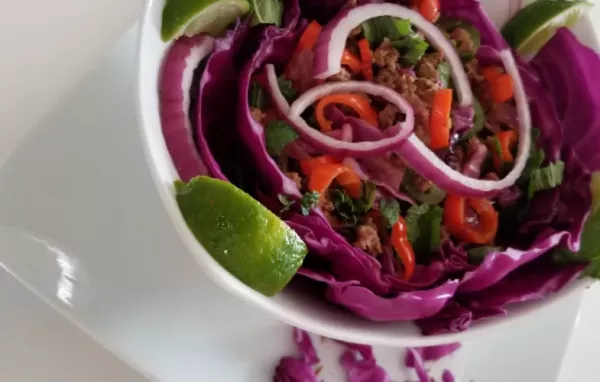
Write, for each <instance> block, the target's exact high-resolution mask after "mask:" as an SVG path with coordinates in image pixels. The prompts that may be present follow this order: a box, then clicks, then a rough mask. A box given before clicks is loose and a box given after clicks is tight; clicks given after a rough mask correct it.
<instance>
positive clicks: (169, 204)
mask: <svg viewBox="0 0 600 382" xmlns="http://www.w3.org/2000/svg"><path fill="white" fill-rule="evenodd" d="M157 3H159V0H145V5H144V10H143V14H142V17H141V19H140V22H139V26H138V41H137V43H136V51H137V52H136V64H135V67H136V72H137V73H136V86H135V98H136V115H137V124H138V128H139V131H140V137H141V140H142V146H143V150H144V156H145V160H146V163H147V165H148V169H149V171H150V174H151V176H152V179H153V181H154V184H155V186H156V188H157V192H158V194H159V196H160V199H161V201H162V204H163V207H164V208H165V210H166V212H167V214H168V215H169V218H170V219H171V223H172V224H173V226H174V228H175V230H176V231H177V234H178V236H179V237H180V238H181V240H182V241H183V242H184V245H185V247H186V249H187V250H188V252H189V254H190V255H191V256H192V257H193V258H194V259H195V260H196V262H197V263H198V265H199V266H200V268H202V269H203V271H204V273H205V274H206V275H207V276H208V277H209V278H210V279H211V280H212V281H213V282H215V284H217V285H218V286H219V287H220V288H222V289H224V290H225V291H227V292H228V293H230V294H232V295H235V296H236V297H238V298H241V299H242V300H245V301H248V302H250V303H251V304H252V305H254V306H256V307H258V308H259V309H261V310H263V311H265V312H268V313H269V314H271V315H273V316H274V317H276V318H277V319H279V320H281V321H283V322H285V323H287V324H289V325H291V326H296V327H299V328H302V329H305V330H307V331H309V332H312V333H315V334H317V335H321V336H325V337H330V338H334V339H337V340H342V341H347V342H353V343H367V344H372V345H383V346H400V347H405V346H432V345H440V344H448V343H453V342H461V341H464V340H468V339H470V338H472V337H475V336H481V335H483V334H489V333H491V332H492V331H497V330H508V329H509V328H510V327H511V325H515V324H520V323H521V322H522V321H523V320H526V319H535V318H537V317H538V315H541V314H543V312H544V311H545V310H546V309H547V308H549V307H550V306H551V305H553V304H555V303H558V302H559V301H563V300H564V299H567V298H574V296H576V295H577V294H580V293H581V291H582V290H583V289H585V288H587V287H588V286H589V285H590V284H591V283H592V281H591V280H587V279H577V280H574V281H573V282H571V283H570V284H568V285H567V286H565V287H564V288H562V289H561V290H560V291H558V292H556V293H555V294H553V295H552V296H550V297H547V298H544V299H542V300H538V301H531V302H528V303H526V304H525V305H523V306H522V307H521V309H520V310H519V311H517V312H512V313H509V314H508V315H503V316H496V317H491V318H489V319H486V320H483V321H480V322H478V323H476V324H474V325H473V326H471V327H469V329H468V330H466V331H462V332H457V333H445V334H438V335H432V336H424V335H422V334H420V333H418V334H414V335H411V337H405V336H399V337H397V338H389V337H386V336H383V335H381V333H379V332H369V331H368V330H364V329H361V328H353V329H352V330H348V329H347V328H340V327H337V326H335V325H329V324H324V323H323V322H320V321H319V320H317V319H315V318H314V317H309V316H298V314H297V313H298V312H297V311H291V310H290V309H289V308H288V307H283V306H280V305H278V304H277V303H275V302H273V300H272V299H270V298H268V297H266V296H263V295H262V294H260V293H258V292H256V291H254V290H253V289H252V288H250V287H248V286H246V285H245V284H243V283H242V282H241V281H239V280H238V279H237V278H235V277H234V276H233V275H231V274H230V273H229V272H228V271H226V270H225V269H224V268H223V267H222V266H221V265H220V264H219V263H217V262H216V261H215V260H214V259H213V258H212V257H211V256H210V255H209V254H208V252H206V250H205V249H204V248H203V247H202V246H201V245H200V243H198V241H197V240H196V238H195V237H194V236H193V234H192V233H191V231H190V230H189V229H188V227H187V225H186V223H185V221H184V220H183V217H182V215H181V213H180V211H179V208H178V207H177V204H176V203H175V199H174V195H173V190H172V187H170V188H169V187H167V185H166V184H165V182H164V180H163V179H161V176H160V174H159V168H158V167H159V163H158V162H157V161H158V160H159V158H155V155H159V153H156V152H155V150H156V149H153V148H152V147H151V146H153V145H155V144H159V145H162V146H163V147H162V149H163V150H166V146H165V142H164V138H162V132H161V138H160V139H158V141H160V142H154V141H155V140H156V139H157V138H156V137H154V136H152V134H151V133H150V128H149V125H150V122H149V121H148V117H147V110H148V106H147V105H146V101H145V100H144V96H143V95H144V92H145V89H146V87H147V86H148V84H147V81H145V79H146V78H147V77H144V75H143V62H142V59H143V57H144V56H145V54H144V53H145V45H144V41H145V40H146V36H147V34H148V33H150V31H151V28H150V23H151V19H152V13H153V10H154V7H156V6H157V5H156V4H157ZM156 78H158V76H156ZM154 91H155V92H157V89H156V88H155V89H154ZM156 113H158V110H156ZM166 166H170V167H173V165H172V163H170V164H166ZM172 171H174V169H172ZM348 314H351V313H348ZM372 323H373V325H377V324H389V323H378V322H372ZM402 324H408V322H402Z"/></svg>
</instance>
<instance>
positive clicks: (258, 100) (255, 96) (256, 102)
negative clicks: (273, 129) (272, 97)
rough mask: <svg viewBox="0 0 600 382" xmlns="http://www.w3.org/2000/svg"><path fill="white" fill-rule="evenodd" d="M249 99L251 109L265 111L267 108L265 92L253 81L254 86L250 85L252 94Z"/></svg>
mask: <svg viewBox="0 0 600 382" xmlns="http://www.w3.org/2000/svg"><path fill="white" fill-rule="evenodd" d="M248 98H249V100H250V107H252V108H254V109H260V110H264V109H265V108H266V106H267V103H266V101H267V99H266V98H265V91H264V90H263V89H262V87H260V85H259V84H258V83H257V82H256V81H252V84H251V85H250V94H249V96H248Z"/></svg>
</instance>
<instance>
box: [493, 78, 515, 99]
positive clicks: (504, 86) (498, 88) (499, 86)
mask: <svg viewBox="0 0 600 382" xmlns="http://www.w3.org/2000/svg"><path fill="white" fill-rule="evenodd" d="M514 91H515V90H514V86H513V80H512V78H511V76H510V75H508V74H506V73H505V74H501V75H499V76H498V77H496V79H495V80H494V83H493V84H491V87H490V93H491V96H492V99H493V100H494V102H496V103H502V102H506V101H508V100H510V99H512V98H513V96H514Z"/></svg>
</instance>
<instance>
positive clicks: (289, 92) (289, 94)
mask: <svg viewBox="0 0 600 382" xmlns="http://www.w3.org/2000/svg"><path fill="white" fill-rule="evenodd" d="M277 85H279V90H281V94H283V97H284V98H285V99H286V100H287V101H288V102H289V103H292V102H294V101H295V100H296V98H298V92H297V91H296V89H294V87H293V86H292V81H290V80H288V79H286V78H285V77H283V76H279V77H278V78H277Z"/></svg>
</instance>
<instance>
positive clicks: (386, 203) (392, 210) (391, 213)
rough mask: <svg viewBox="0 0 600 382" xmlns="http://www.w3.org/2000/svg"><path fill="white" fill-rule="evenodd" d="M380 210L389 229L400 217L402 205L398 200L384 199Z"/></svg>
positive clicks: (380, 204) (380, 203)
mask: <svg viewBox="0 0 600 382" xmlns="http://www.w3.org/2000/svg"><path fill="white" fill-rule="evenodd" d="M379 210H380V212H381V215H382V216H383V223H384V225H385V226H386V227H387V228H392V226H393V225H394V224H396V222H397V221H398V217H399V216H400V203H398V201H397V200H396V199H382V200H381V201H380V202H379Z"/></svg>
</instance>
